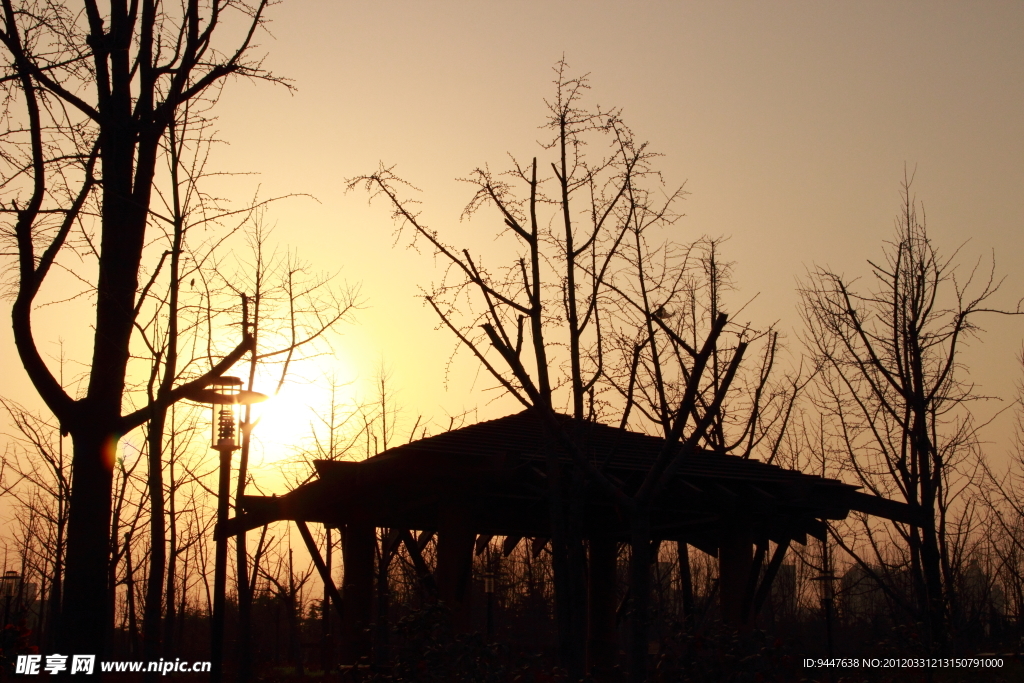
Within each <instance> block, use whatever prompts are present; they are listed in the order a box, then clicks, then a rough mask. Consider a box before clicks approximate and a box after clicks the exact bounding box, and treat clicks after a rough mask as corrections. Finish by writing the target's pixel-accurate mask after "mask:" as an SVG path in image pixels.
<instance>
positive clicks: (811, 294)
mask: <svg viewBox="0 0 1024 683" xmlns="http://www.w3.org/2000/svg"><path fill="white" fill-rule="evenodd" d="M902 197H903V203H902V207H901V211H900V215H899V217H898V218H897V220H896V231H895V236H894V239H893V241H892V242H889V243H887V244H886V246H885V249H884V251H883V260H881V261H879V262H870V265H871V274H872V279H871V282H870V284H866V285H860V286H858V282H857V280H851V279H848V278H846V277H844V276H842V275H840V274H838V273H836V272H835V271H832V270H829V269H828V268H824V267H819V268H815V269H814V270H813V271H812V272H811V273H810V275H809V277H808V278H807V280H806V281H805V282H804V283H803V285H802V296H803V315H804V319H805V322H806V329H807V344H808V348H809V349H810V351H811V353H812V354H814V356H815V357H816V359H817V362H818V363H820V364H821V367H822V373H821V374H820V375H819V378H820V381H819V382H818V383H817V389H818V396H819V407H820V408H821V410H823V411H824V413H825V414H826V415H827V417H828V418H829V422H830V424H831V428H832V430H833V432H834V435H835V438H836V444H837V447H838V450H839V451H840V453H841V458H842V464H843V469H844V471H846V472H848V473H849V474H850V475H851V476H853V477H855V478H856V480H857V481H858V482H859V483H861V484H863V485H864V486H865V487H866V488H868V490H870V491H871V492H873V493H875V494H878V495H883V496H898V497H900V498H903V499H904V500H905V501H906V502H907V503H909V504H910V505H912V506H914V507H917V508H920V510H921V511H922V513H923V518H924V519H925V520H926V521H925V522H924V524H923V525H922V526H921V527H908V526H904V525H900V524H894V525H893V527H892V528H891V529H889V534H890V538H892V540H894V541H896V542H897V547H902V548H905V549H906V552H907V555H908V557H907V560H908V564H909V571H910V575H911V577H912V581H913V586H914V593H915V598H914V603H913V605H907V607H908V609H911V610H912V611H913V613H914V615H915V617H916V618H918V619H921V620H923V621H924V622H925V623H926V624H927V632H928V634H929V637H930V642H931V645H932V646H933V647H936V648H942V647H944V646H945V643H946V642H947V638H948V635H949V634H948V625H949V621H948V620H949V616H950V614H949V607H950V604H951V602H952V600H953V599H954V597H953V596H954V592H955V577H954V559H955V555H956V550H955V547H954V546H955V545H956V544H957V543H962V542H963V540H964V539H965V538H966V530H965V529H963V528H961V527H959V526H958V524H959V523H960V522H961V521H966V520H967V519H968V518H967V517H965V515H967V516H969V515H970V514H971V501H970V500H969V499H968V497H969V496H970V495H971V494H972V493H973V492H974V488H975V484H976V483H977V479H978V469H977V458H978V457H979V454H978V452H977V449H976V447H975V446H976V443H977V438H976V429H977V425H976V423H975V422H974V420H973V417H972V414H971V411H970V409H969V408H970V403H971V402H972V401H974V400H976V399H978V398H980V396H979V395H978V394H977V393H976V392H975V390H974V385H973V384H972V383H971V382H970V380H969V379H968V377H967V374H966V372H965V368H964V366H963V361H962V351H963V349H964V347H965V345H966V344H967V343H968V342H969V341H970V340H972V339H974V338H977V336H978V333H979V332H980V329H979V328H978V326H977V322H976V321H977V318H978V316H979V315H981V314H984V313H1013V314H1019V313H1020V312H1021V309H1020V305H1019V304H1018V306H1017V308H1016V309H1015V310H1012V311H1006V310H1002V309H998V308H992V307H991V304H990V303H989V301H990V299H992V297H993V296H994V295H995V294H996V292H997V291H998V289H999V285H1000V282H1001V281H999V280H997V279H996V278H995V274H994V264H993V267H992V269H990V270H989V271H988V272H987V273H986V272H984V271H982V270H980V269H979V267H978V266H977V265H976V266H975V267H974V268H972V269H971V270H970V271H969V272H968V273H967V275H966V277H963V276H958V270H957V261H956V258H957V253H954V254H953V255H952V256H949V257H947V256H944V255H942V254H941V252H940V251H939V249H938V248H937V247H936V246H935V245H934V244H933V243H932V241H931V240H930V239H929V237H928V233H927V230H926V225H925V220H924V217H923V214H922V215H921V217H919V215H918V205H917V202H916V200H915V198H914V197H913V195H912V194H911V179H910V178H906V179H905V181H904V183H903V186H902ZM958 498H959V499H960V500H959V502H960V503H961V505H960V507H959V508H957V507H956V505H955V504H956V503H957V502H958V501H957V499H958ZM864 531H865V534H866V545H865V548H864V550H866V551H868V552H873V553H874V554H875V555H876V556H877V562H878V563H879V564H880V565H882V566H883V567H884V566H885V564H886V563H885V562H884V558H883V557H882V555H881V554H880V553H879V550H878V548H879V544H880V542H881V544H882V545H885V544H884V537H883V539H878V538H876V536H877V534H878V530H875V529H873V528H872V527H871V526H870V525H868V523H867V521H866V520H865V526H864ZM883 533H884V530H883ZM836 538H837V541H839V542H841V543H843V545H844V546H845V547H846V548H847V550H848V551H850V552H851V553H858V552H860V551H857V550H855V549H854V548H853V547H851V544H848V543H846V542H844V541H842V539H841V538H839V537H838V536H836ZM872 548H874V550H873V551H872V550H871V549H872ZM854 557H855V559H857V562H858V564H859V565H861V566H862V567H864V568H865V571H868V570H869V569H870V567H869V566H868V562H867V561H866V560H864V559H861V558H860V555H859V554H855V555H854ZM882 573H883V574H884V571H883V572H882ZM877 578H878V580H879V581H881V582H883V583H884V576H877ZM889 585H890V586H891V585H892V584H891V582H890V583H889ZM887 594H889V595H890V597H892V598H894V599H896V598H898V593H897V591H895V590H888V591H887Z"/></svg>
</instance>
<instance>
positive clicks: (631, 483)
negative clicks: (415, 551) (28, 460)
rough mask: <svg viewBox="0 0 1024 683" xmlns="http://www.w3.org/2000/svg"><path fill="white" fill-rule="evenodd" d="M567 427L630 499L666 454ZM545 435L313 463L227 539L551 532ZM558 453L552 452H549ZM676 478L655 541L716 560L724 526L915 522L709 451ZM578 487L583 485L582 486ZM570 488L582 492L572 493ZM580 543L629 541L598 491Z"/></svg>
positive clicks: (899, 506) (588, 499)
mask: <svg viewBox="0 0 1024 683" xmlns="http://www.w3.org/2000/svg"><path fill="white" fill-rule="evenodd" d="M559 421H560V423H561V426H562V429H563V431H564V432H565V434H566V435H567V436H568V437H569V438H570V439H572V441H573V443H574V444H575V445H576V447H577V448H578V450H579V451H580V452H582V453H584V454H585V455H586V456H587V457H588V458H589V459H590V460H591V461H592V462H593V463H594V464H595V465H596V466H597V467H598V468H599V469H601V471H602V472H603V473H604V474H605V475H606V476H607V477H608V478H609V479H610V480H612V481H613V482H615V483H616V484H617V485H619V486H620V487H621V488H622V489H623V490H624V491H625V492H626V493H627V494H632V493H634V492H635V491H636V490H637V488H638V487H639V486H640V483H641V482H642V481H643V479H644V477H645V476H646V474H647V472H648V470H649V468H650V466H651V464H652V463H653V462H654V461H655V459H656V458H657V456H658V454H659V453H660V452H661V450H662V448H663V445H664V440H663V439H662V438H659V437H655V436H650V435H647V434H641V433H637V432H631V431H628V430H625V429H620V428H618V427H610V426H607V425H602V424H600V423H596V422H587V421H583V420H576V419H573V418H570V417H568V416H559ZM544 434H545V430H544V427H543V424H542V422H541V420H540V418H539V416H537V415H536V414H535V413H534V412H532V411H529V410H527V411H523V412H521V413H517V414H514V415H508V416H506V417H502V418H498V419H495V420H488V421H485V422H480V423H477V424H473V425H469V426H467V427H463V428H461V429H455V430H452V431H449V432H445V433H442V434H438V435H435V436H431V437H427V438H424V439H420V440H418V441H414V442H411V443H408V444H405V445H402V446H397V447H395V448H391V449H388V450H387V451H385V452H383V453H380V454H379V455H376V456H373V457H370V458H368V459H366V460H362V461H358V462H353V461H346V460H318V461H316V463H315V465H316V471H317V474H318V479H317V480H315V481H312V482H309V483H307V484H304V485H302V486H300V487H298V488H296V489H295V490H293V491H291V492H289V493H288V494H286V495H284V496H282V497H279V498H267V497H257V496H249V497H246V499H244V500H243V509H244V510H245V514H244V515H243V516H242V517H240V518H236V520H232V523H231V525H230V527H229V532H228V533H237V532H238V531H240V530H241V529H242V528H255V527H257V526H261V525H262V524H264V523H266V522H268V521H272V520H275V519H304V520H307V521H317V522H322V523H325V524H330V525H334V526H341V525H343V524H345V523H346V522H347V521H348V520H355V519H359V520H363V521H370V522H373V523H374V524H375V525H376V526H380V527H399V528H402V527H404V528H409V529H419V530H431V529H436V528H437V527H436V524H437V515H438V511H439V510H440V508H441V507H443V506H458V507H459V509H461V510H463V511H464V512H465V514H466V515H468V516H469V518H470V519H471V523H472V524H473V526H474V527H475V530H476V531H477V533H480V534H492V535H504V536H525V537H544V536H547V535H549V534H550V531H549V529H550V522H549V517H548V515H549V503H548V500H549V498H548V491H549V488H550V487H549V484H548V481H547V477H548V472H549V469H548V466H547V459H546V456H545V448H544V444H545V436H544ZM556 448H557V446H556ZM557 457H558V460H559V462H560V463H561V464H562V465H563V467H562V468H561V474H560V475H559V476H560V478H561V485H562V487H563V490H564V491H566V492H567V491H568V490H569V486H570V485H571V481H572V475H571V471H572V466H573V462H572V460H571V458H570V456H569V454H568V453H566V452H564V451H557ZM675 457H677V458H682V461H681V462H680V465H679V467H678V469H677V470H676V473H675V475H674V477H673V478H672V480H671V481H670V483H669V485H667V486H666V487H665V488H664V489H663V490H662V492H661V493H660V494H659V496H658V498H657V499H656V500H655V501H654V504H653V506H652V531H653V534H654V536H655V537H656V538H661V539H675V540H683V541H686V542H689V543H692V544H693V545H695V546H697V547H699V548H702V549H705V550H707V551H708V552H715V551H716V549H717V546H718V543H717V538H718V537H719V536H720V534H721V533H722V531H723V529H724V528H725V527H729V528H735V527H736V526H737V525H739V526H742V527H747V528H749V530H750V532H751V533H752V534H753V535H754V536H755V538H762V539H763V538H770V539H772V540H775V541H776V542H782V541H783V540H796V541H797V542H800V543H804V542H806V536H807V535H808V534H810V535H812V536H815V537H818V538H822V537H824V534H825V529H826V527H825V521H824V520H828V519H843V518H845V517H846V516H847V515H848V514H849V512H850V511H851V510H859V511H862V512H866V513H870V514H874V515H879V516H882V517H885V518H888V519H892V520H895V521H901V522H905V523H910V522H913V521H914V520H915V514H914V510H913V509H912V508H911V507H910V506H908V505H906V504H903V503H898V502H895V501H890V500H886V499H884V498H880V497H877V496H872V495H868V494H865V493H861V492H860V491H858V490H857V489H858V487H856V486H851V485H849V484H846V483H843V482H841V481H839V480H836V479H829V478H825V477H821V476H817V475H813V474H805V473H802V472H799V471H796V470H791V469H785V468H782V467H778V466H776V465H774V464H768V463H763V462H759V461H757V460H754V459H744V458H740V457H737V456H732V455H724V454H719V453H713V452H709V451H701V450H697V451H693V452H690V453H682V452H678V453H676V456H675ZM581 481H583V482H585V481H586V480H585V477H584V478H583V479H582V480H581ZM577 490H580V489H579V488H577ZM582 501H583V503H582V507H581V508H580V511H581V520H580V521H581V527H582V530H583V534H584V536H590V535H594V534H611V535H613V536H616V537H623V538H625V537H627V536H628V523H627V521H626V519H625V517H624V515H623V514H622V511H621V510H617V509H616V507H615V505H614V503H613V501H611V500H610V499H609V498H608V497H607V495H605V494H603V493H602V492H601V490H600V489H598V488H597V487H595V486H592V485H587V484H586V483H584V484H583V486H582Z"/></svg>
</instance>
